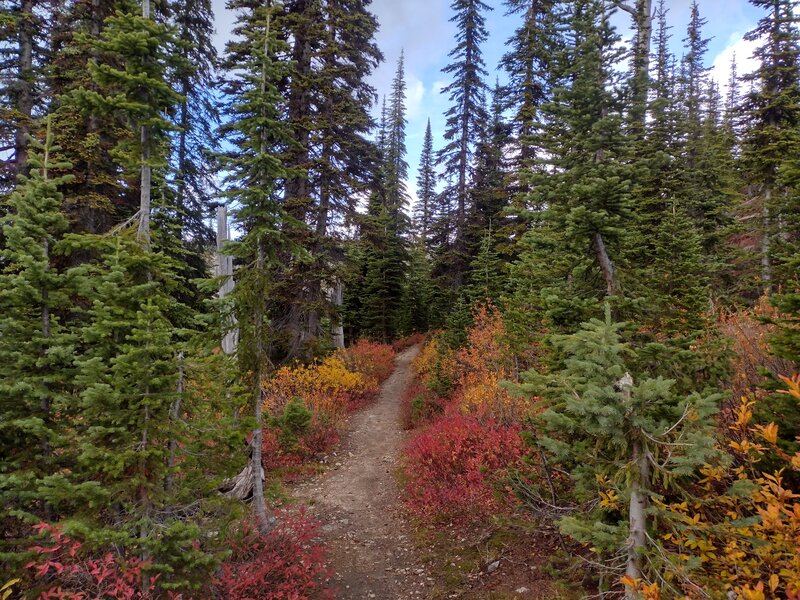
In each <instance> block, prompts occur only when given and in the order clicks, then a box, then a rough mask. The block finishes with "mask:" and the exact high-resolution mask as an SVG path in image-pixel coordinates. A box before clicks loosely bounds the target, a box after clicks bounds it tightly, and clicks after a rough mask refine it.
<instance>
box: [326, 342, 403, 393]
mask: <svg viewBox="0 0 800 600" xmlns="http://www.w3.org/2000/svg"><path fill="white" fill-rule="evenodd" d="M339 353H340V356H341V357H342V360H343V361H344V364H345V365H346V366H347V368H348V369H350V370H351V371H355V372H357V373H362V374H363V375H364V376H366V377H367V378H368V379H373V380H374V381H376V382H377V383H382V382H383V381H384V380H385V379H387V378H388V377H389V375H391V374H392V372H393V371H394V356H395V354H394V350H392V347H391V346H388V345H386V344H378V343H377V342H370V341H369V340H363V339H362V340H358V341H357V342H356V343H355V344H353V345H352V346H350V347H349V348H347V349H345V350H339Z"/></svg>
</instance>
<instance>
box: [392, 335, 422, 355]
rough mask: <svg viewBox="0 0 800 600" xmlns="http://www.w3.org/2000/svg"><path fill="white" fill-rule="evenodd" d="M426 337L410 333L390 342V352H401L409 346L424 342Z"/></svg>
mask: <svg viewBox="0 0 800 600" xmlns="http://www.w3.org/2000/svg"><path fill="white" fill-rule="evenodd" d="M425 339H426V336H425V334H424V333H412V334H411V335H407V336H406V337H404V338H400V339H399V340H396V341H394V342H392V350H394V351H395V352H402V351H403V350H406V349H407V348H411V346H416V345H418V344H422V343H424V342H425Z"/></svg>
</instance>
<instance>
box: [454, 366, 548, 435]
mask: <svg viewBox="0 0 800 600" xmlns="http://www.w3.org/2000/svg"><path fill="white" fill-rule="evenodd" d="M504 379H505V376H504V374H503V373H502V371H501V372H499V373H490V372H481V373H467V374H466V375H465V376H464V377H463V378H462V387H461V388H460V389H459V390H458V391H457V392H456V393H455V395H454V396H453V402H454V403H455V404H457V406H458V407H459V408H460V409H461V412H463V413H465V414H475V415H479V416H480V415H483V416H488V417H492V418H493V419H495V420H496V421H498V422H499V423H502V424H504V425H510V424H512V423H520V422H521V421H522V419H524V418H525V417H526V416H528V415H529V414H530V411H531V407H532V404H531V401H530V400H529V399H528V398H524V397H519V396H512V395H511V394H510V393H509V392H508V390H506V389H505V388H503V387H502V386H501V385H500V382H501V381H503V380H504Z"/></svg>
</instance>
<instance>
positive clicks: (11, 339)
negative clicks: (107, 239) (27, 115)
mask: <svg viewBox="0 0 800 600" xmlns="http://www.w3.org/2000/svg"><path fill="white" fill-rule="evenodd" d="M27 147H28V148H29V149H30V150H31V152H30V153H29V155H28V159H27V160H28V165H29V166H30V170H29V174H28V175H27V176H26V175H22V174H20V179H19V186H18V188H17V190H16V191H15V192H14V193H13V194H12V195H11V197H10V199H9V209H10V212H9V215H8V221H7V223H6V225H5V226H4V228H3V230H4V231H3V232H4V236H5V241H6V245H5V247H4V249H3V250H2V252H0V257H1V260H2V263H3V265H4V268H3V270H2V271H0V422H2V424H3V426H2V431H3V435H2V436H0V438H1V439H2V441H0V456H2V458H0V505H1V506H3V508H4V510H3V514H4V516H3V518H2V519H0V523H2V527H3V530H4V531H5V532H7V535H4V536H3V537H2V542H0V544H1V545H0V557H2V560H0V562H2V563H5V564H14V562H15V560H22V558H21V557H20V556H19V555H16V556H15V555H14V553H15V552H16V551H18V550H19V548H17V547H15V545H16V544H17V543H18V541H19V538H20V537H24V532H25V527H24V523H27V522H30V521H31V520H34V521H35V520H43V519H52V518H53V517H54V515H55V513H54V506H53V499H52V498H50V497H48V495H47V493H46V490H44V488H45V485H44V482H45V480H46V479H47V477H48V476H50V475H51V474H52V473H55V472H57V471H58V470H59V464H62V463H63V462H64V461H65V460H66V459H67V458H68V456H69V455H70V454H71V451H69V452H67V453H66V455H65V452H64V451H65V449H66V448H65V442H64V436H65V431H66V430H67V429H68V427H69V422H68V421H67V419H69V418H70V414H71V413H72V411H73V408H72V406H71V403H72V399H71V380H72V375H73V372H72V371H73V370H72V368H71V364H70V363H71V360H72V354H73V347H72V344H73V340H72V338H71V335H70V331H69V329H68V328H67V327H65V320H66V319H67V318H68V317H69V316H70V315H71V312H72V308H71V307H72V297H71V293H72V290H71V286H70V284H69V278H68V277H67V275H66V274H65V273H64V271H63V269H62V268H61V267H60V266H59V265H58V262H57V260H56V259H55V258H54V257H55V255H56V253H57V252H58V247H59V244H60V243H61V238H62V236H63V234H64V233H65V232H66V231H67V228H68V223H67V219H66V217H65V216H64V215H63V214H62V213H61V200H62V197H61V194H60V192H59V191H58V188H59V186H60V185H61V184H63V183H64V181H65V178H64V177H53V175H52V172H53V170H54V169H56V168H61V169H64V168H66V167H67V165H64V164H59V159H58V157H57V154H58V151H59V149H58V148H57V147H55V146H54V145H53V136H52V134H51V133H50V131H48V133H47V136H46V139H45V142H44V144H39V143H38V142H32V146H31V145H28V146H27ZM56 508H57V507H56ZM16 566H17V567H19V565H16ZM0 573H4V572H3V571H0ZM4 574H6V575H8V576H9V577H10V576H11V575H12V574H13V573H4Z"/></svg>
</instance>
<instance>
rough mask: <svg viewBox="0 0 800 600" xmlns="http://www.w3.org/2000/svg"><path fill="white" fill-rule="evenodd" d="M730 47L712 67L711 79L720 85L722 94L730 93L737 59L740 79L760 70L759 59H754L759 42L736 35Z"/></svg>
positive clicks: (718, 57) (716, 59) (732, 38)
mask: <svg viewBox="0 0 800 600" xmlns="http://www.w3.org/2000/svg"><path fill="white" fill-rule="evenodd" d="M730 40H731V41H730V43H729V45H728V46H727V47H726V48H725V49H724V50H722V52H720V53H719V54H717V56H716V58H715V59H714V63H713V64H712V65H711V77H712V78H713V79H714V81H716V82H717V83H718V84H719V87H720V92H721V93H722V94H723V97H724V96H725V94H727V93H728V83H729V81H730V77H731V61H732V60H733V58H734V56H735V57H736V72H737V74H738V76H739V77H741V76H742V75H746V74H748V73H752V72H753V71H755V70H756V68H758V59H756V58H753V52H754V51H755V49H756V48H757V47H758V45H759V42H758V41H757V40H756V41H752V42H751V41H748V40H746V39H744V37H743V36H742V34H739V33H735V34H732V35H731V37H730Z"/></svg>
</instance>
